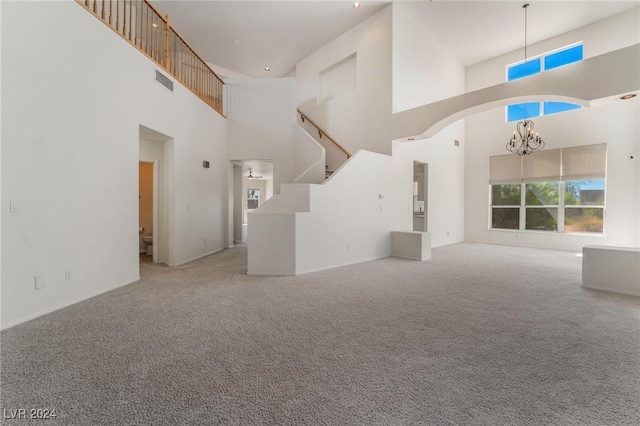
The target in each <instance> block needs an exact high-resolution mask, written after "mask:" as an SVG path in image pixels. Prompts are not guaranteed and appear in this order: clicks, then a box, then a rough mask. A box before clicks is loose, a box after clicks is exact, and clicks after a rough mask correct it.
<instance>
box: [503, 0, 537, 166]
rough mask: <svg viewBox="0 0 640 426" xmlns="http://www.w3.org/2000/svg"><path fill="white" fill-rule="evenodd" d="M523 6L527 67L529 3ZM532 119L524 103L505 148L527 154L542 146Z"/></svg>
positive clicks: (525, 65) (518, 153) (515, 152)
mask: <svg viewBox="0 0 640 426" xmlns="http://www.w3.org/2000/svg"><path fill="white" fill-rule="evenodd" d="M522 7H523V8H524V68H525V72H526V69H527V8H528V7H529V3H527V4H525V5H523V6H522ZM533 127H534V125H533V121H531V120H529V116H528V115H527V103H526V102H525V103H524V120H522V121H520V122H518V124H517V125H516V131H515V132H513V136H512V137H511V139H510V140H509V142H507V146H506V148H507V150H508V151H509V152H512V153H514V154H517V155H529V154H531V153H532V152H534V151H537V150H540V149H542V148H544V141H543V140H542V138H541V137H540V135H539V134H537V133H534V131H533Z"/></svg>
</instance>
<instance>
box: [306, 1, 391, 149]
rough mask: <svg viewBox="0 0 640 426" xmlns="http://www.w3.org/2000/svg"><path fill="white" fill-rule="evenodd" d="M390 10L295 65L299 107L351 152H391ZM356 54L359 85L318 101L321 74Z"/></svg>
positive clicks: (353, 29)
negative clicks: (325, 99) (359, 150)
mask: <svg viewBox="0 0 640 426" xmlns="http://www.w3.org/2000/svg"><path fill="white" fill-rule="evenodd" d="M391 10H392V9H391V7H386V8H385V9H383V10H382V11H380V12H378V13H376V14H375V15H373V16H371V17H370V18H368V19H367V20H365V21H364V22H362V23H361V24H359V25H357V26H356V27H354V28H352V29H351V30H349V31H347V32H346V33H344V34H343V35H341V36H340V37H338V38H336V39H335V40H333V41H331V42H330V43H329V44H327V45H325V46H324V47H322V48H320V49H319V50H318V51H316V52H315V53H313V54H311V55H310V56H308V57H307V58H305V59H303V60H302V61H300V62H299V63H298V64H297V66H296V78H297V83H298V95H297V96H298V107H299V108H300V109H301V110H302V112H303V113H304V114H305V115H308V116H309V117H310V118H311V119H312V120H313V121H314V122H316V123H317V124H318V126H320V128H322V129H323V130H324V131H326V132H327V133H328V134H330V135H331V137H332V138H334V139H335V140H336V141H337V142H338V143H339V144H341V145H343V146H344V147H345V148H346V149H347V150H348V151H349V152H351V153H354V152H356V151H357V150H358V149H367V150H369V151H374V152H380V153H383V154H390V153H391V137H390V132H389V130H390V125H389V124H390V119H391V94H392V88H391V50H392V49H391V48H392V45H391V39H392V35H391V17H392V14H391ZM354 53H355V55H356V59H355V66H356V89H355V90H351V91H347V92H346V93H343V94H342V95H339V96H335V97H333V98H332V99H330V100H327V101H324V102H320V99H319V93H320V88H319V80H320V79H319V75H320V73H322V72H323V71H325V70H327V69H328V68H330V67H332V66H333V65H335V64H338V63H340V62H341V61H343V60H345V59H347V58H349V57H351V56H352V55H353V54H354Z"/></svg>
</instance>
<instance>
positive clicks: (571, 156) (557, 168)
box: [489, 144, 607, 185]
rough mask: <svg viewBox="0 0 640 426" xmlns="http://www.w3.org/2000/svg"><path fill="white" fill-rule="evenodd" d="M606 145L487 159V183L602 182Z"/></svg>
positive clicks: (605, 170)
mask: <svg viewBox="0 0 640 426" xmlns="http://www.w3.org/2000/svg"><path fill="white" fill-rule="evenodd" d="M606 174H607V144H598V145H586V146H578V147H573V148H562V149H552V150H547V151H540V152H535V153H533V154H530V155H524V156H518V155H513V154H507V155H498V156H493V157H490V170H489V183H490V184H491V185H496V184H509V183H522V182H525V183H531V182H555V181H559V180H586V179H604V178H605V177H606Z"/></svg>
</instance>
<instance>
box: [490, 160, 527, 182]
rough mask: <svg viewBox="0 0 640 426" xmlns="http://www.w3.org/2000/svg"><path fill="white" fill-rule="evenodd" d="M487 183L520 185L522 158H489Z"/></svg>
mask: <svg viewBox="0 0 640 426" xmlns="http://www.w3.org/2000/svg"><path fill="white" fill-rule="evenodd" d="M490 160H491V166H490V167H491V169H490V172H489V183H490V184H492V185H494V184H500V183H520V182H521V180H522V157H520V156H518V155H513V154H508V155H499V156H497V157H491V158H490Z"/></svg>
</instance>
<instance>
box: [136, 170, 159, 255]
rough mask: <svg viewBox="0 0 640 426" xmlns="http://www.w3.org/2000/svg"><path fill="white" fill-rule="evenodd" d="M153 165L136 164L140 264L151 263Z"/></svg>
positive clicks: (153, 190)
mask: <svg viewBox="0 0 640 426" xmlns="http://www.w3.org/2000/svg"><path fill="white" fill-rule="evenodd" d="M154 170H155V167H154V163H152V162H146V161H140V162H139V163H138V226H139V238H138V248H139V251H140V263H152V262H153V261H154V259H153V249H154V247H153V235H155V234H157V233H155V232H154V228H155V227H154V220H153V216H154V214H153V212H154V204H155V203H154V200H155V199H157V195H155V194H154V192H155V187H154V185H153V181H154V179H153V175H154Z"/></svg>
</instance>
